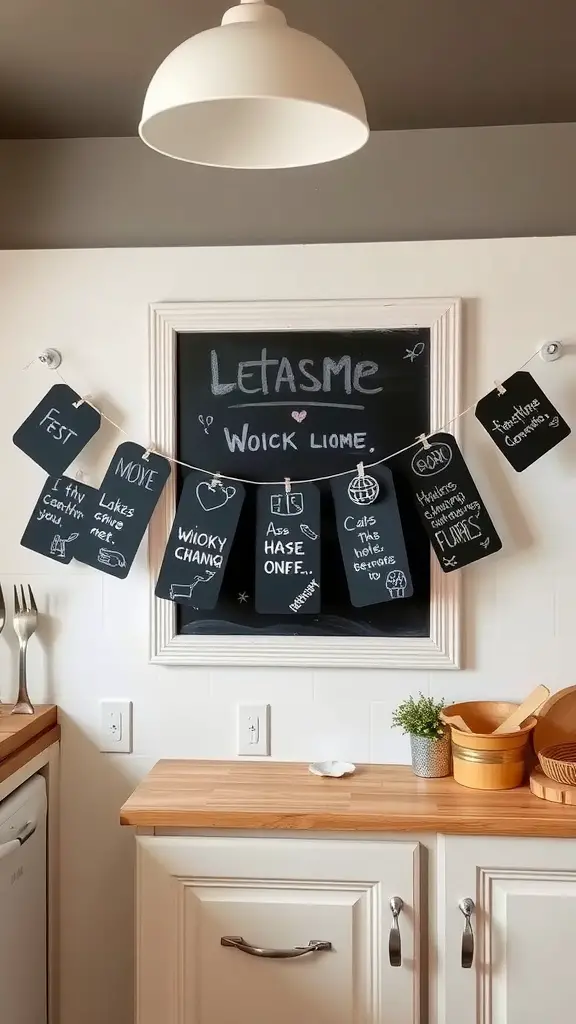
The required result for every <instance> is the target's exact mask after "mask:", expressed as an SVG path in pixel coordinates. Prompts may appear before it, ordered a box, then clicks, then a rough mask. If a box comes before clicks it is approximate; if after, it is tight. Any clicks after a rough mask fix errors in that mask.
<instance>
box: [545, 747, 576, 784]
mask: <svg viewBox="0 0 576 1024" xmlns="http://www.w3.org/2000/svg"><path fill="white" fill-rule="evenodd" d="M538 759H539V761H540V765H541V767H542V771H543V772H544V774H545V775H547V776H548V778H549V779H554V781H555V782H561V783H563V784H564V785H566V786H576V743H554V744H553V745H552V746H551V747H543V748H542V750H541V751H540V752H539V754H538Z"/></svg>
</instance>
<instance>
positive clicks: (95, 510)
mask: <svg viewBox="0 0 576 1024" xmlns="http://www.w3.org/2000/svg"><path fill="white" fill-rule="evenodd" d="M169 476H170V463H169V462H168V459H165V458H164V457H163V456H162V455H157V454H156V453H155V452H148V451H146V449H145V448H142V446H141V445H139V444H134V442H133V441H125V442H124V443H123V444H121V445H119V447H118V448H117V449H116V451H115V453H114V455H113V457H112V461H111V463H110V465H109V466H108V469H107V470H106V474H105V476H104V479H103V481H102V484H101V487H100V489H99V491H98V495H97V497H96V501H95V503H94V505H93V507H92V510H91V514H90V515H89V516H88V517H87V518H86V519H85V520H84V524H83V529H82V531H81V534H80V537H79V539H78V546H77V549H76V551H75V552H74V555H75V558H77V559H78V561H80V562H84V563H85V564H86V565H91V566H92V567H93V568H94V569H99V570H100V572H105V573H108V575H109V576H117V577H118V578H119V579H125V577H126V576H127V575H128V573H129V572H130V568H131V566H132V562H133V561H134V559H135V557H136V552H137V551H138V548H139V547H140V542H141V540H142V538H143V536H144V534H145V532H146V527H147V526H148V523H149V522H150V519H151V518H152V513H153V512H154V509H155V508H156V504H157V502H158V499H159V498H160V495H161V494H162V491H163V490H164V486H165V484H166V481H167V480H168V477H169Z"/></svg>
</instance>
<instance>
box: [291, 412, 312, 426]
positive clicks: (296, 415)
mask: <svg viewBox="0 0 576 1024" xmlns="http://www.w3.org/2000/svg"><path fill="white" fill-rule="evenodd" d="M290 415H291V416H292V419H293V420H296V423H303V422H304V420H305V419H306V417H307V415H308V413H307V411H306V409H302V411H301V412H297V411H296V409H295V410H294V412H293V413H291V414H290Z"/></svg>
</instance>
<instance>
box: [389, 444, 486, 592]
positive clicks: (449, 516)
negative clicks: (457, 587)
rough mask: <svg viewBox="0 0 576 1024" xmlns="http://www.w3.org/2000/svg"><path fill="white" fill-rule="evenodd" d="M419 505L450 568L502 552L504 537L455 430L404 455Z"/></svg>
mask: <svg viewBox="0 0 576 1024" xmlns="http://www.w3.org/2000/svg"><path fill="white" fill-rule="evenodd" d="M403 463H404V465H405V466H406V469H407V477H408V482H409V484H410V487H411V489H412V491H413V493H414V497H415V499H416V507H417V509H418V513H419V515H420V518H421V519H422V524H423V526H424V529H425V530H426V532H427V534H428V536H429V538H430V543H431V544H432V547H433V549H434V553H435V555H436V557H437V558H438V561H439V562H440V565H441V567H442V569H443V570H444V572H454V570H455V569H461V568H462V567H463V566H464V565H469V564H470V563H471V562H477V561H479V559H481V558H486V556H487V555H491V554H493V553H494V552H495V551H499V550H500V548H501V547H502V541H501V540H500V537H499V536H498V534H497V532H496V528H495V526H494V523H493V522H492V520H491V518H490V516H489V514H488V511H487V509H486V506H485V505H484V502H483V501H482V498H481V497H480V494H479V493H478V488H477V487H476V484H475V483H474V480H473V479H472V476H471V474H470V470H469V469H468V466H467V465H466V463H465V461H464V456H463V455H462V452H461V451H460V448H459V447H458V444H457V442H456V439H455V438H454V437H453V436H452V434H446V433H438V434H433V435H432V437H430V438H428V441H424V442H423V443H422V444H421V445H419V446H418V447H417V448H416V450H414V449H413V448H412V449H411V450H410V451H409V452H408V453H407V454H406V455H405V456H403Z"/></svg>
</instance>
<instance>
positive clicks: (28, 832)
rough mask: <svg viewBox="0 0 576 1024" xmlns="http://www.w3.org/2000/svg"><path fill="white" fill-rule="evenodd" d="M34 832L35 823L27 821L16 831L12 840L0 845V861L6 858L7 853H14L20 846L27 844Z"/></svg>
mask: <svg viewBox="0 0 576 1024" xmlns="http://www.w3.org/2000/svg"><path fill="white" fill-rule="evenodd" d="M35 831H36V823H35V822H34V821H27V822H26V824H25V825H22V827H21V828H20V829H18V831H17V832H16V835H15V836H14V839H8V841H7V842H5V843H0V860H2V859H3V858H4V857H7V856H8V854H9V853H14V852H15V851H16V850H19V849H20V847H21V846H24V843H26V842H28V840H29V839H30V837H31V836H33V835H34V833H35Z"/></svg>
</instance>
